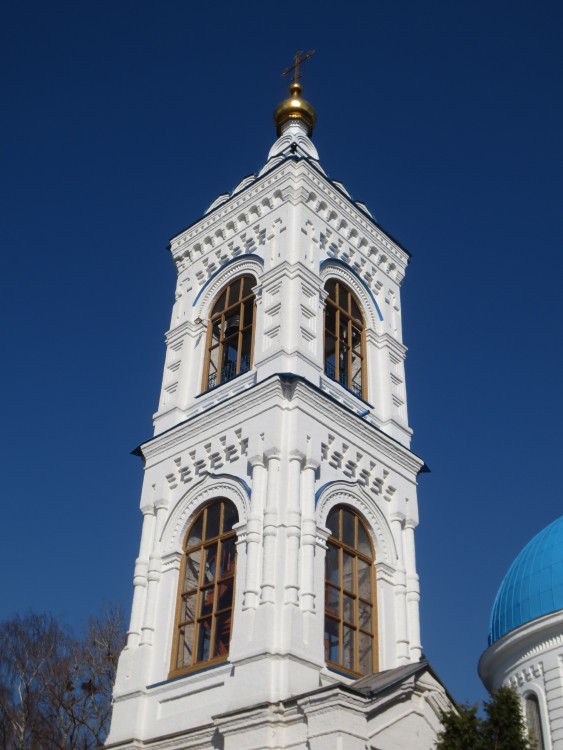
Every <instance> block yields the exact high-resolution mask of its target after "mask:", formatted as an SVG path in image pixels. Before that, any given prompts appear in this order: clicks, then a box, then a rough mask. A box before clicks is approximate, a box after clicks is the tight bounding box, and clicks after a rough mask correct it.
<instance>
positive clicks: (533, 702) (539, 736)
mask: <svg viewBox="0 0 563 750" xmlns="http://www.w3.org/2000/svg"><path fill="white" fill-rule="evenodd" d="M525 706H526V724H527V726H528V734H529V736H530V741H531V743H532V747H533V748H534V750H544V749H545V743H544V739H543V731H542V723H541V714H540V704H539V701H538V697H537V695H535V694H534V693H528V695H527V696H526V698H525Z"/></svg>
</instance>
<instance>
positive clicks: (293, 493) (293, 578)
mask: <svg viewBox="0 0 563 750" xmlns="http://www.w3.org/2000/svg"><path fill="white" fill-rule="evenodd" d="M303 458H304V456H303V454H302V453H300V452H299V451H293V452H292V453H291V454H290V456H289V486H288V492H287V510H286V531H287V559H286V571H285V598H284V602H285V604H295V605H297V604H299V541H300V537H301V463H302V461H303Z"/></svg>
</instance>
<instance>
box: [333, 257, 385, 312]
mask: <svg viewBox="0 0 563 750" xmlns="http://www.w3.org/2000/svg"><path fill="white" fill-rule="evenodd" d="M328 265H333V266H340V267H341V268H345V269H346V271H348V273H349V274H351V275H352V276H353V277H354V278H355V279H356V280H357V281H359V282H360V284H361V285H362V286H363V288H364V289H365V290H366V292H367V293H368V294H369V296H370V298H371V301H372V302H373V306H374V307H375V310H376V312H377V315H378V317H379V320H383V315H382V314H381V310H380V309H379V305H378V304H377V302H376V299H375V297H374V296H373V292H372V291H371V289H370V288H369V286H368V285H367V284H366V282H365V281H364V280H363V279H362V277H361V276H359V275H358V274H357V273H356V271H354V269H353V268H350V266H349V265H348V264H347V263H344V261H342V260H338V258H326V260H323V261H322V263H321V266H320V270H321V271H322V270H323V269H324V268H326V266H328Z"/></svg>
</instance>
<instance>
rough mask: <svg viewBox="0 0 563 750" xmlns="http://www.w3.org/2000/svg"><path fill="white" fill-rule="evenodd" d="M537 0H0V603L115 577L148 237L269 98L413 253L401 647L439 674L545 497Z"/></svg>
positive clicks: (470, 657)
mask: <svg viewBox="0 0 563 750" xmlns="http://www.w3.org/2000/svg"><path fill="white" fill-rule="evenodd" d="M562 15H563V12H562V10H561V5H560V4H559V3H556V2H539V3H537V4H534V5H532V3H529V2H528V3H524V2H518V1H516V2H502V1H499V2H493V3H491V2H487V3H485V2H472V3H468V2H464V3H461V2H452V0H450V1H449V2H442V0H437V1H435V2H430V3H422V2H399V1H397V0H396V1H395V2H372V3H358V2H347V3H346V4H337V3H333V2H325V3H319V2H308V3H306V4H293V5H286V6H283V5H280V4H278V3H276V4H271V5H266V4H264V3H258V2H246V3H245V2H241V3H237V4H234V3H224V2H215V3H213V4H209V6H207V7H203V6H201V5H198V6H197V7H194V4H192V3H188V2H169V1H166V0H165V1H163V2H160V3H151V2H146V1H145V0H137V2H133V1H132V0H117V1H116V2H106V1H102V2H96V3H94V2H90V1H88V0H85V1H83V2H78V3H77V2H72V3H71V2H54V3H49V4H45V3H39V2H25V1H24V2H19V3H12V4H9V5H7V6H5V7H4V9H3V11H2V18H1V21H2V22H1V24H0V56H1V58H2V61H1V62H2V65H1V71H2V72H1V73H0V76H1V79H0V84H1V88H0V91H1V92H2V98H3V104H4V116H3V120H2V124H1V125H0V136H1V137H0V154H1V157H0V158H1V165H0V199H1V205H2V211H1V218H0V241H1V244H2V264H3V266H2V274H1V277H0V306H1V315H2V320H3V323H4V325H3V332H2V333H3V337H2V339H3V353H4V357H3V367H2V369H1V370H0V379H1V389H2V393H3V394H4V406H3V410H2V414H3V420H4V429H3V433H2V451H1V455H2V464H3V468H2V478H3V482H2V498H3V505H4V514H3V524H2V530H1V536H2V544H1V545H0V568H1V570H2V571H3V575H2V580H3V585H2V590H3V591H2V594H3V595H2V598H1V602H0V618H5V617H9V616H10V615H12V614H13V613H15V612H23V611H26V610H27V609H29V608H34V609H38V610H49V611H52V612H53V613H54V614H55V615H57V616H59V617H61V618H63V619H65V620H67V621H68V622H70V623H71V624H72V625H73V626H75V627H77V628H78V627H80V625H81V623H82V622H83V621H84V620H85V619H86V618H87V617H88V616H89V615H90V614H91V613H94V612H96V611H97V610H98V609H99V608H100V607H101V606H102V604H104V603H109V604H111V603H114V602H121V603H123V606H124V608H125V609H126V610H128V608H129V606H130V598H131V593H132V583H131V582H132V571H133V562H134V559H135V556H136V554H137V548H138V542H139V533H140V514H139V512H138V502H139V492H140V487H141V479H142V475H141V465H140V462H139V460H138V459H137V458H134V457H132V456H130V455H129V454H130V451H131V450H132V449H133V448H134V447H135V446H136V445H138V444H139V443H140V442H141V441H143V440H145V439H146V438H147V437H149V436H150V434H151V416H152V413H153V412H154V411H155V410H156V406H157V400H158V393H159V389H160V378H161V374H162V367H163V362H164V339H163V334H164V332H165V330H166V329H167V327H168V323H169V315H170V311H171V306H172V301H173V292H174V281H175V274H174V268H173V265H172V263H171V260H170V258H169V257H168V254H167V252H166V250H165V248H166V246H167V244H168V240H169V238H170V237H171V236H172V235H174V234H175V233H176V232H178V231H179V230H180V229H182V228H183V227H185V226H186V225H188V224H190V223H191V222H192V221H194V220H196V219H197V218H198V217H199V216H200V215H201V213H202V212H203V211H204V210H205V208H206V207H207V206H208V205H209V204H210V203H211V202H212V200H214V199H215V197H216V196H217V195H219V194H220V193H223V192H227V191H229V190H230V189H232V188H233V187H234V186H235V185H236V184H237V183H238V182H239V181H240V179H241V178H242V177H244V176H245V175H247V174H249V173H251V172H254V171H258V170H259V169H260V167H261V166H262V164H263V163H264V161H265V159H266V155H267V152H268V149H269V147H270V145H271V144H272V142H273V140H274V138H275V133H274V128H273V125H272V120H271V114H272V111H273V109H274V107H275V105H276V104H277V103H278V101H279V100H280V99H281V98H282V97H284V96H285V83H284V81H283V80H282V79H281V78H280V72H281V70H283V68H285V67H286V66H287V65H289V64H290V63H291V58H292V55H293V54H294V52H295V50H296V49H305V50H308V49H312V48H315V49H316V50H317V53H316V55H315V57H314V58H313V60H312V61H311V62H309V63H308V64H307V69H306V71H305V77H304V79H303V82H304V85H305V94H306V96H307V98H309V99H310V101H312V103H313V104H314V105H315V107H316V109H317V114H318V126H317V130H316V132H315V135H314V141H315V144H316V146H317V148H318V150H319V153H320V157H321V162H322V164H323V166H324V167H325V169H326V170H327V171H328V173H329V174H330V176H331V177H334V178H335V179H339V180H341V181H342V182H344V184H345V185H346V187H347V188H348V190H349V191H350V192H351V193H352V195H353V196H354V198H356V199H358V200H362V201H364V202H365V203H366V204H367V205H368V206H369V207H370V209H371V210H372V212H373V213H374V214H375V216H376V217H377V219H378V220H379V221H380V223H381V224H382V226H383V227H385V228H387V229H388V230H389V231H390V232H391V233H392V234H393V235H394V236H395V237H396V238H397V239H398V240H399V241H400V242H401V243H402V244H403V245H404V246H406V248H407V249H409V250H410V252H412V254H413V259H412V262H411V265H410V267H409V269H408V273H407V279H406V281H405V284H404V287H403V292H402V295H403V297H402V300H403V323H404V338H405V342H406V344H407V345H408V347H409V355H408V360H407V389H408V398H409V412H410V421H411V425H412V426H413V428H414V431H415V436H414V441H413V449H414V450H415V451H416V452H417V453H419V454H420V455H422V456H423V457H424V458H425V460H426V461H427V463H428V464H429V466H430V467H431V469H432V473H431V474H429V475H425V476H423V477H422V478H421V483H420V495H419V502H420V516H421V523H420V527H419V529H418V531H417V555H418V564H419V573H420V576H421V585H422V601H421V608H422V629H423V642H424V645H425V652H426V655H427V656H428V658H429V659H430V661H431V663H432V664H433V666H434V668H435V669H436V671H437V672H438V674H439V675H440V676H441V677H442V679H443V681H444V682H445V684H446V685H447V687H448V688H449V689H450V691H451V692H452V693H453V695H454V696H455V697H456V698H457V699H459V700H469V701H476V700H478V699H480V698H481V697H483V696H484V689H483V688H482V686H481V684H480V682H479V680H478V677H477V675H476V664H477V660H478V657H479V655H480V653H481V651H482V650H483V649H484V648H485V646H486V637H487V626H488V617H489V612H490V609H491V606H492V603H493V599H494V595H495V592H496V590H497V588H498V586H499V584H500V581H501V579H502V577H503V575H504V573H505V572H506V570H507V569H508V566H509V564H510V562H511V561H512V559H513V558H514V556H515V555H516V554H517V552H518V551H519V550H520V549H521V547H522V546H523V545H524V544H525V543H526V541H528V539H529V538H530V537H531V536H532V535H533V534H535V533H536V532H537V531H538V530H539V529H541V528H542V527H543V526H545V525H546V524H547V523H549V522H550V521H552V520H553V519H554V518H556V517H558V516H559V515H560V514H561V494H562V493H561V487H560V475H561V471H560V464H561V451H562V439H561V429H560V425H561V420H562V416H563V398H562V388H561V375H560V370H561V367H562V361H563V347H562V341H561V323H562V319H563V313H562V307H561V305H562V303H561V293H560V278H561V271H562V265H563V264H562V259H561V253H562V248H561V244H562V243H561V205H562V193H563V191H562V183H563V169H562V167H563V156H562V149H561V132H562V124H563V123H562V120H563V105H562V99H561V80H562V78H563V75H562V74H563V52H562V49H561V43H560V28H561V23H562V22H563V18H562Z"/></svg>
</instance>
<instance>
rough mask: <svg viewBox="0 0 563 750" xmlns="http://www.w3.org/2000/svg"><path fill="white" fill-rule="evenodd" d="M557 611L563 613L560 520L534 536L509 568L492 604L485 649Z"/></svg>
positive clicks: (562, 528)
mask: <svg viewBox="0 0 563 750" xmlns="http://www.w3.org/2000/svg"><path fill="white" fill-rule="evenodd" d="M559 609H563V516H562V517H561V518H558V519H557V520H556V521H554V522H553V523H551V524H550V525H549V526H547V527H546V528H545V529H543V530H542V531H540V532H539V534H536V536H535V537H534V538H533V539H532V540H531V541H530V542H528V544H527V545H526V546H525V547H524V549H523V550H522V551H521V552H520V554H519V555H518V557H517V558H516V559H515V560H514V562H513V563H512V565H511V566H510V568H509V570H508V573H507V574H506V576H505V577H504V580H503V582H502V583H501V585H500V588H499V590H498V593H497V596H496V599H495V603H494V604H493V610H492V612H491V620H490V624H489V645H490V644H492V643H494V642H495V641H497V640H498V639H499V638H501V637H502V636H503V635H505V634H506V633H508V632H509V631H510V630H514V629H515V628H518V627H520V626H521V625H524V624H526V623H527V622H530V621H531V620H535V619H536V618H538V617H542V616H543V615H547V614H550V613H551V612H556V611H557V610H559Z"/></svg>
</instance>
